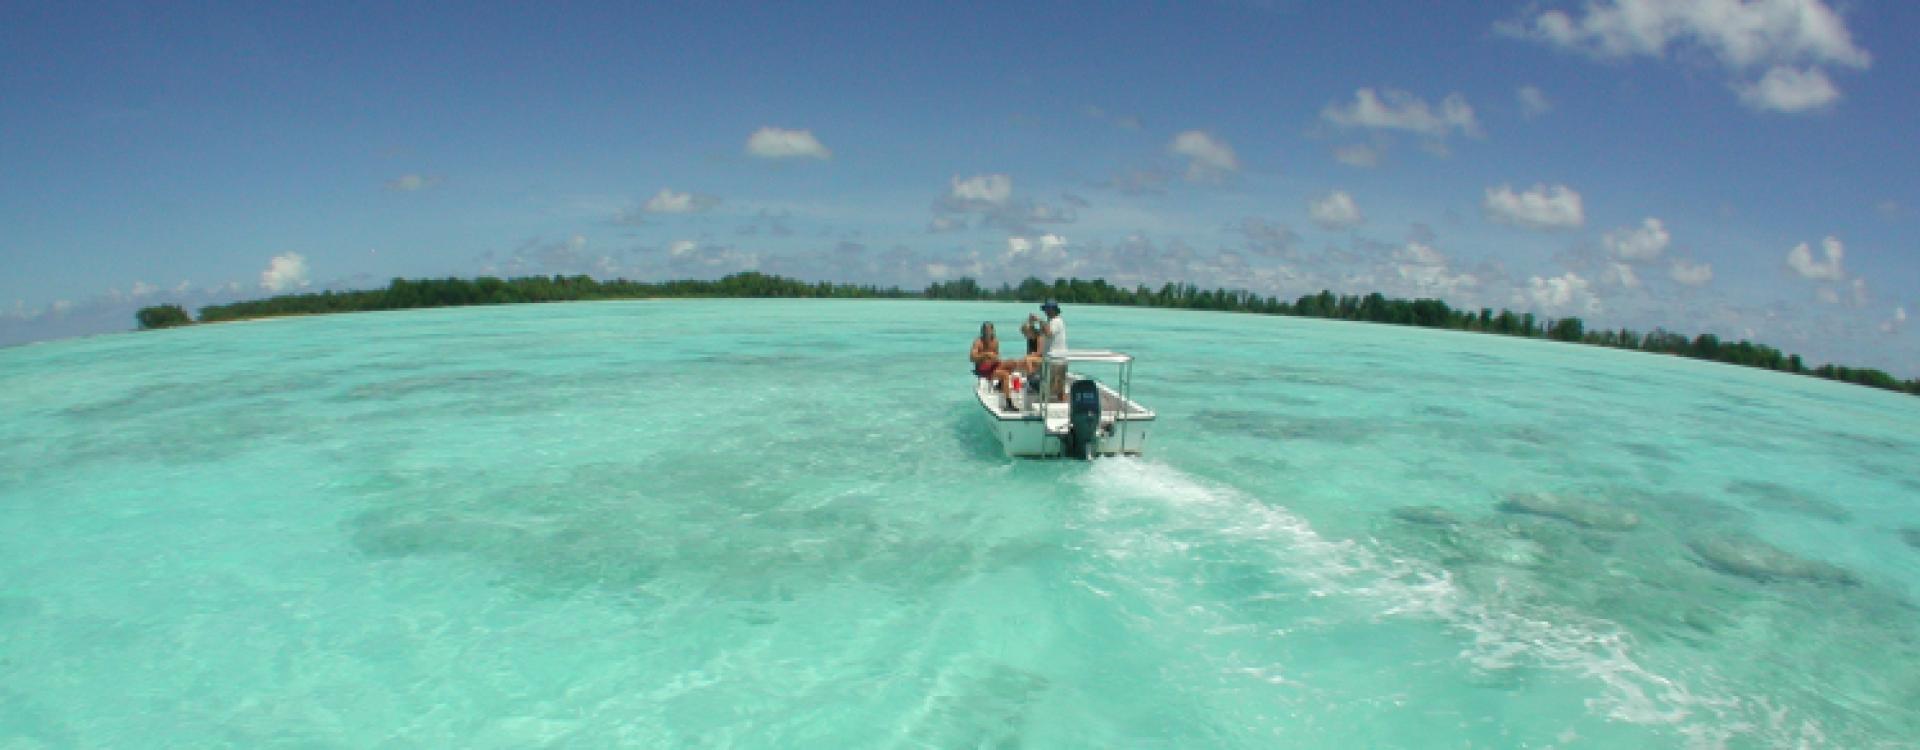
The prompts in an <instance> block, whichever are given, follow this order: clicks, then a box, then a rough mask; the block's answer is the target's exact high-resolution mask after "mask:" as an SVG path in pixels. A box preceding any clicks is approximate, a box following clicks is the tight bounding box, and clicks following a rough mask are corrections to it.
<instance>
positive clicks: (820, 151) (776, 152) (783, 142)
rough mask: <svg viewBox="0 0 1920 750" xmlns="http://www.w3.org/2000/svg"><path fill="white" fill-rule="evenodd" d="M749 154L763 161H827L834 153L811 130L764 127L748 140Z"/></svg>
mask: <svg viewBox="0 0 1920 750" xmlns="http://www.w3.org/2000/svg"><path fill="white" fill-rule="evenodd" d="M747 154H748V155H750V156H758V157H760V158H762V159H797V158H806V159H827V158H831V157H832V156H833V152H832V151H829V150H827V147H826V146H823V145H821V144H820V141H819V139H816V138H814V137H813V131H811V130H785V129H782V128H775V127H764V128H761V129H759V130H756V131H754V132H753V135H751V136H749V137H748V138H747Z"/></svg>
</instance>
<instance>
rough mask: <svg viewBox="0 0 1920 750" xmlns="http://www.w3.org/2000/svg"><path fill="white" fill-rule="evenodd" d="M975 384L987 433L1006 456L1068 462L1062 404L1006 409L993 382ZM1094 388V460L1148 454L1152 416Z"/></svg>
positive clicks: (1065, 408) (1103, 387)
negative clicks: (1096, 398)
mask: <svg viewBox="0 0 1920 750" xmlns="http://www.w3.org/2000/svg"><path fill="white" fill-rule="evenodd" d="M976 380H977V382H976V383H975V384H974V396H975V398H976V400H978V401H979V404H980V412H981V414H982V415H983V417H984V418H985V420H986V423H987V429H988V430H989V431H991V432H992V433H993V436H994V438H995V439H997V440H999V441H1000V446H1001V448H1003V449H1004V450H1005V451H1006V453H1007V455H1008V456H1012V457H1016V458H1066V457H1067V442H1068V438H1067V432H1068V430H1069V428H1070V422H1069V419H1068V406H1067V404H1066V402H1064V401H1054V402H1050V403H1045V404H1039V403H1033V404H1028V403H1017V404H1016V405H1017V406H1018V407H1020V408H1017V409H1012V410H1009V409H1007V408H1006V402H1005V399H1004V397H1003V395H1002V394H1001V393H1000V392H999V391H997V390H994V387H993V383H992V382H991V381H988V380H985V379H976ZM1096 385H1097V386H1098V387H1099V390H1100V402H1101V411H1100V427H1099V429H1098V430H1097V431H1096V432H1097V433H1098V434H1097V435H1096V436H1095V438H1094V440H1093V453H1094V455H1097V456H1138V455H1140V454H1141V453H1142V452H1144V451H1145V450H1146V447H1147V435H1148V434H1149V433H1151V432H1152V430H1153V421H1154V414H1153V411H1152V410H1150V409H1147V408H1146V407H1143V406H1141V405H1140V404H1138V403H1136V402H1134V401H1131V400H1128V399H1125V398H1122V397H1121V396H1120V394H1118V393H1116V392H1114V390H1113V389H1112V388H1109V387H1107V384H1105V383H1096ZM1025 395H1029V396H1031V395H1033V394H1025ZM1020 401H1024V399H1020Z"/></svg>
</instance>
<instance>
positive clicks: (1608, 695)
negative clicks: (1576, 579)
mask: <svg viewBox="0 0 1920 750" xmlns="http://www.w3.org/2000/svg"><path fill="white" fill-rule="evenodd" d="M1081 481H1082V482H1083V483H1084V485H1085V488H1086V489H1087V491H1088V495H1089V497H1090V498H1091V500H1090V502H1091V507H1090V510H1089V511H1088V515H1087V517H1086V528H1085V530H1086V531H1088V532H1089V533H1090V535H1091V536H1093V537H1095V538H1096V539H1098V540H1099V542H1098V543H1099V545H1100V546H1102V547H1103V548H1104V549H1102V550H1100V552H1101V553H1103V554H1105V555H1107V556H1108V557H1109V558H1110V559H1112V560H1115V561H1119V562H1118V563H1117V564H1124V565H1125V566H1127V567H1128V569H1129V570H1134V571H1138V570H1142V569H1146V570H1156V569H1158V570H1163V571H1165V570H1173V571H1180V573H1179V574H1167V575H1161V574H1137V573H1136V574H1129V575H1127V576H1126V580H1127V581H1129V582H1130V583H1132V584H1135V585H1141V586H1145V587H1147V588H1150V589H1153V590H1152V591H1148V592H1144V595H1145V596H1147V597H1150V598H1158V599H1160V600H1161V601H1162V602H1163V603H1164V604H1166V605H1168V610H1169V611H1172V612H1175V613H1180V614H1182V615H1183V616H1192V615H1193V614H1194V613H1195V612H1196V611H1197V609H1205V610H1206V613H1205V616H1206V617H1207V618H1208V619H1210V620H1212V621H1215V624H1214V625H1213V626H1212V627H1211V630H1210V631H1208V632H1212V633H1225V632H1230V631H1234V630H1236V628H1235V625H1236V624H1237V625H1239V626H1243V627H1241V628H1239V630H1241V631H1242V632H1245V631H1248V630H1252V631H1256V632H1264V633H1265V637H1267V638H1279V639H1285V638H1288V637H1290V636H1291V635H1294V634H1296V633H1297V632H1299V630H1300V629H1302V628H1327V627H1343V626H1347V625H1354V624H1359V625H1369V626H1370V625H1379V624H1381V623H1398V624H1402V625H1417V624H1419V623H1423V622H1424V623H1435V624H1439V625H1440V626H1442V627H1441V629H1442V630H1443V631H1444V632H1445V633H1451V634H1452V635H1451V636H1450V637H1451V638H1452V639H1453V641H1454V642H1455V644H1456V645H1458V646H1459V650H1458V651H1457V660H1456V668H1455V669H1454V670H1452V671H1453V672H1454V673H1455V674H1456V677H1457V678H1459V677H1461V676H1460V675H1459V673H1460V670H1459V668H1458V667H1461V666H1464V667H1465V668H1466V670H1467V674H1466V675H1464V677H1463V679H1464V681H1466V682H1467V683H1469V684H1486V682H1487V681H1488V680H1489V679H1494V680H1498V679H1500V676H1501V675H1509V674H1516V675H1517V674H1521V673H1523V672H1526V671H1528V670H1534V671H1539V670H1546V671H1550V672H1553V673H1556V674H1557V675H1559V676H1560V678H1562V680H1564V681H1569V682H1573V683H1576V684H1586V685H1589V686H1591V687H1590V688H1588V689H1584V690H1581V691H1580V692H1583V693H1585V694H1586V695H1587V697H1586V698H1585V700H1584V703H1585V705H1586V708H1587V710H1588V712H1589V713H1591V714H1594V715H1596V716H1598V717H1602V718H1604V719H1606V720H1609V721H1612V722H1626V723H1629V724H1632V725H1638V726H1642V727H1646V728H1649V729H1653V730H1655V731H1659V732H1672V733H1674V734H1675V735H1677V736H1678V738H1680V739H1681V740H1682V741H1683V743H1684V744H1685V745H1686V746H1688V747H1701V748H1717V747H1729V746H1747V745H1750V744H1755V743H1757V744H1759V745H1763V746H1793V747H1823V746H1828V738H1827V737H1826V736H1825V735H1824V733H1823V731H1822V728H1821V727H1820V725H1819V724H1818V722H1815V721H1812V720H1804V719H1796V718H1794V717H1793V716H1792V714H1791V712H1789V711H1787V710H1786V709H1783V708H1780V707H1778V706H1774V705H1772V704H1771V703H1770V702H1769V701H1768V700H1767V699H1765V698H1763V697H1757V696H1754V697H1735V695H1734V694H1733V691H1731V690H1729V689H1728V686H1726V685H1724V684H1723V683H1724V681H1723V680H1719V679H1717V678H1716V677H1715V676H1714V675H1713V674H1712V673H1711V672H1710V671H1707V670H1706V668H1705V667H1698V666H1693V665H1688V666H1686V667H1684V668H1680V667H1676V668H1675V669H1674V670H1672V673H1663V671H1666V670H1661V669H1656V668H1653V667H1650V666H1648V664H1647V658H1646V657H1645V656H1643V655H1641V654H1638V653H1636V649H1635V643H1634V639H1633V638H1632V637H1631V634H1629V633H1627V632H1625V631H1624V630H1623V629H1622V628H1621V627H1619V626H1618V625H1616V624H1614V623H1612V622H1609V621H1607V620H1605V619H1601V618H1597V617H1594V616H1592V615H1590V614H1586V613H1581V612H1575V611H1571V610H1565V609H1547V608H1543V607H1540V606H1528V605H1526V604H1523V603H1521V602H1520V601H1518V599H1517V598H1504V597H1502V596H1500V595H1499V593H1498V591H1497V590H1496V591H1495V592H1493V593H1477V592H1475V591H1471V590H1469V589H1467V588H1465V587H1463V586H1461V585H1459V584H1458V583H1457V582H1456V581H1455V580H1454V579H1453V578H1452V576H1451V574H1450V573H1449V572H1448V571H1447V570H1446V569H1445V568H1443V567H1441V566H1439V565H1437V564H1434V563H1430V562H1426V561H1422V560H1418V559H1409V558H1406V557H1401V556H1396V555H1394V554H1392V553H1391V552H1390V551H1387V550H1386V549H1385V548H1383V547H1380V546H1379V545H1377V544H1376V543H1374V542H1372V541H1371V540H1366V541H1361V540H1354V539H1336V538H1329V537H1328V536H1325V535H1323V534H1321V533H1319V532H1318V531H1316V530H1315V529H1314V527H1313V526H1312V525H1311V524H1309V523H1308V522H1307V521H1306V520H1305V519H1303V518H1301V517H1300V516H1298V515H1296V514H1294V513H1293V512H1291V511H1290V510H1288V509H1287V508H1286V507H1285V506H1284V505H1282V504H1280V503H1277V502H1273V501H1271V500H1269V499H1264V498H1258V497H1253V496H1250V495H1248V494H1246V493H1244V492H1241V491H1239V490H1237V489H1235V488H1232V487H1229V486H1224V485H1220V484H1216V483H1212V482H1209V481H1206V480H1203V479H1199V478H1196V477H1192V476H1189V475H1187V474H1185V473H1184V472H1181V471H1180V470H1178V469H1175V468H1173V467H1171V466H1168V465H1165V464H1161V463H1156V462H1153V461H1150V460H1105V461H1100V462H1097V463H1096V465H1095V466H1093V467H1091V469H1090V471H1089V472H1088V473H1086V474H1085V475H1083V477H1082V479H1081ZM1196 563H1197V564H1196ZM1249 566H1253V567H1257V568H1259V569H1261V570H1262V573H1261V579H1260V580H1259V581H1257V582H1254V583H1252V584H1251V585H1253V586H1256V587H1265V588H1267V589H1268V591H1267V592H1265V593H1264V594H1260V593H1253V594H1249V593H1248V592H1247V591H1245V590H1241V591H1236V592H1234V596H1233V597H1231V598H1222V597H1220V596H1218V594H1219V591H1218V590H1217V588H1218V586H1217V582H1216V581H1214V580H1212V578H1213V577H1215V576H1231V577H1235V578H1240V579H1246V578H1247V574H1246V573H1245V570H1246V569H1247V568H1248V567H1249ZM1241 583H1242V586H1241V588H1242V589H1244V588H1245V585H1246V581H1245V580H1243V581H1242V582H1241ZM1288 598H1291V599H1295V600H1296V601H1299V602H1312V603H1314V605H1313V606H1308V607H1295V608H1293V609H1290V610H1288V615H1289V616H1294V615H1299V614H1300V613H1302V612H1307V613H1312V614H1308V615H1307V616H1306V618H1307V621H1305V622H1296V623H1293V624H1287V623H1274V622H1257V620H1259V619H1260V618H1259V615H1258V613H1255V612H1252V611H1248V610H1247V609H1246V604H1247V603H1248V602H1249V601H1258V600H1267V601H1272V600H1274V599H1288ZM1329 611H1332V612H1333V614H1331V615H1328V614H1326V613H1327V612H1329ZM1462 641H1464V643H1462ZM1270 650H1271V649H1270ZM1232 651H1233V652H1234V653H1235V654H1246V653H1248V651H1249V650H1248V649H1246V648H1235V649H1232ZM1280 651H1281V652H1285V651H1286V649H1280ZM1287 666H1288V665H1286V664H1240V665H1237V666H1235V667H1233V668H1236V669H1241V670H1251V671H1252V672H1255V673H1258V674H1263V675H1269V676H1273V679H1272V680H1271V681H1272V682H1275V683H1276V684H1278V683H1282V682H1285V681H1287V680H1286V679H1283V678H1281V677H1279V676H1280V675H1286V674H1288V673H1289V671H1288V668H1287ZM1682 669H1684V671H1685V674H1684V676H1682V675H1680V674H1679V672H1680V670H1682ZM1516 679H1518V678H1516Z"/></svg>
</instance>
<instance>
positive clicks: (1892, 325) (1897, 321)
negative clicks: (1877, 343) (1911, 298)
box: [1880, 305, 1907, 333]
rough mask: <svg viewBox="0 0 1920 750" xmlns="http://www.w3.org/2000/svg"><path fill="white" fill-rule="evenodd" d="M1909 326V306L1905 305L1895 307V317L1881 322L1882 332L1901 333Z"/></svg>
mask: <svg viewBox="0 0 1920 750" xmlns="http://www.w3.org/2000/svg"><path fill="white" fill-rule="evenodd" d="M1905 327H1907V308H1906V306H1905V305H1902V306H1899V307H1895V308H1893V317H1891V318H1888V319H1886V320H1884V321H1881V322H1880V332H1881V333H1899V332H1900V329H1902V328H1905Z"/></svg>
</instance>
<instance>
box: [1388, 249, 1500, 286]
mask: <svg viewBox="0 0 1920 750" xmlns="http://www.w3.org/2000/svg"><path fill="white" fill-rule="evenodd" d="M1393 260H1394V268H1393V270H1394V273H1395V274H1397V275H1399V277H1400V280H1401V281H1402V282H1405V283H1406V284H1407V288H1408V290H1409V291H1410V292H1411V293H1412V294H1415V295H1433V296H1442V297H1444V296H1455V295H1459V294H1461V293H1463V292H1466V291H1468V290H1471V289H1473V288H1474V287H1477V286H1479V285H1480V279H1479V278H1478V277H1476V276H1474V275H1473V274H1470V273H1453V272H1452V271H1451V270H1450V269H1449V268H1448V267H1447V256H1446V255H1444V254H1442V253H1441V252H1440V251H1439V250H1435V249H1434V248H1433V246H1431V245H1428V244H1426V243H1422V242H1408V243H1407V244H1406V246H1405V247H1402V248H1400V249H1398V250H1395V251H1394V252H1393Z"/></svg>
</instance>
